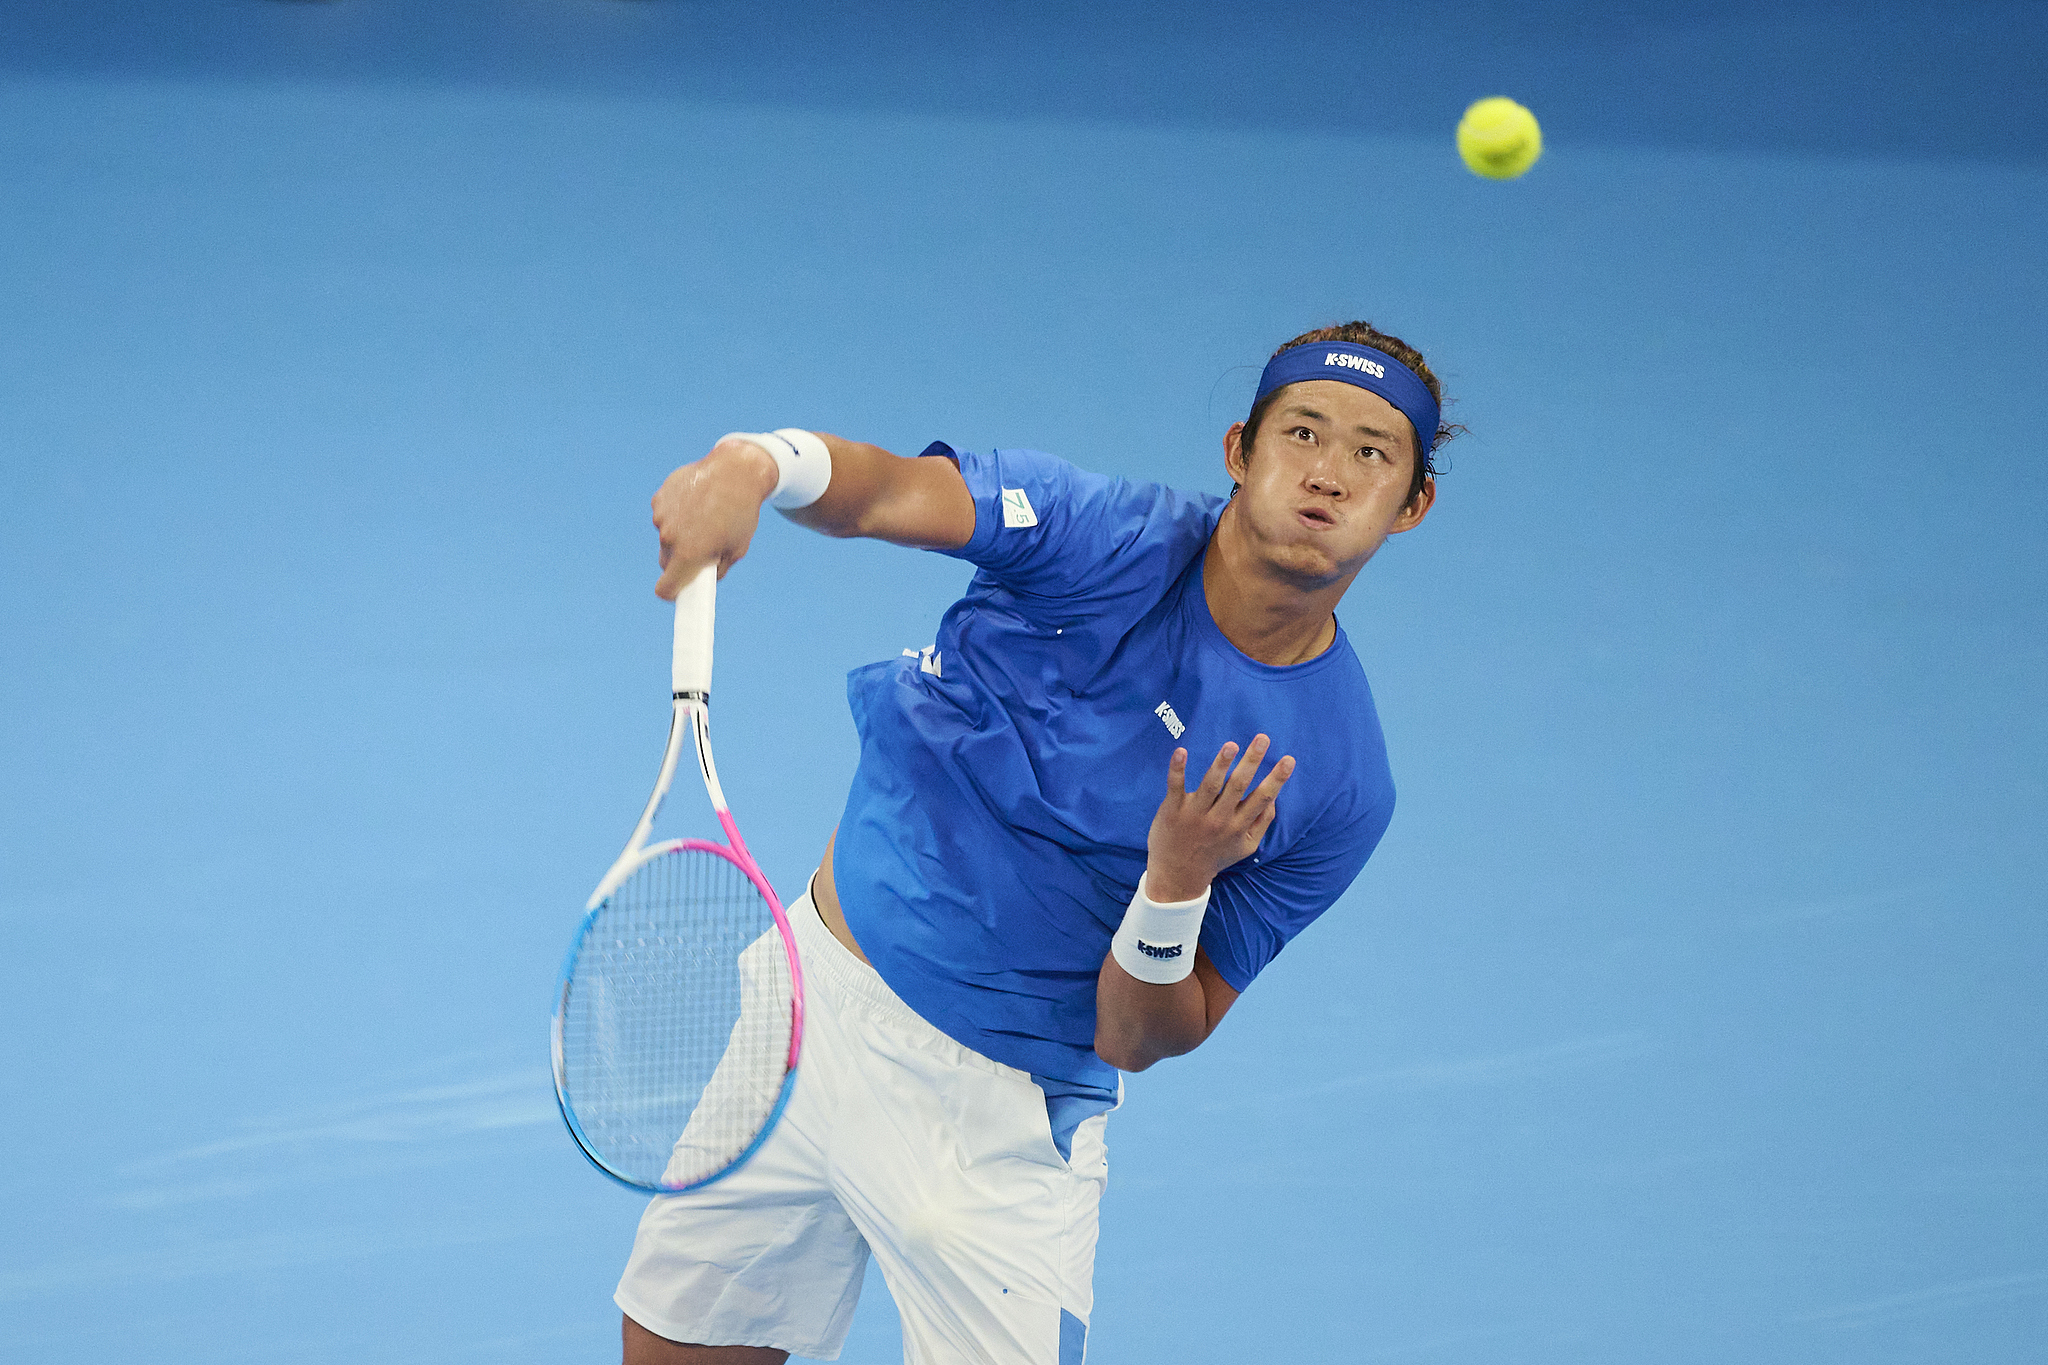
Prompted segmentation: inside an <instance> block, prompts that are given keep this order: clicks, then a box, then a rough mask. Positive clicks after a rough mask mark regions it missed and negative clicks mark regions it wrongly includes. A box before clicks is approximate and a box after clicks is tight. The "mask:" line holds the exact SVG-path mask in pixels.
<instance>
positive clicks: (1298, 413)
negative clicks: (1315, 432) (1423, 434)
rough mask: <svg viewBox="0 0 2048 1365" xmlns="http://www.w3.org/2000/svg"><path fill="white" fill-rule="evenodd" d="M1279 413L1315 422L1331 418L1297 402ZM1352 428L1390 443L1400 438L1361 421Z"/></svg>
mask: <svg viewBox="0 0 2048 1365" xmlns="http://www.w3.org/2000/svg"><path fill="white" fill-rule="evenodd" d="M1280 415H1281V416H1282V417H1307V418H1310V419H1311V420H1313V421H1317V422H1328V421H1330V420H1331V419H1330V418H1329V417H1328V416H1327V415H1326V414H1324V413H1320V412H1317V411H1316V410H1315V409H1314V408H1310V407H1303V406H1302V405H1301V404H1299V403H1290V404H1289V405H1288V406H1286V407H1285V408H1282V409H1281V410H1280ZM1352 430H1353V431H1358V432H1363V433H1364V434H1365V435H1367V436H1377V437H1378V438H1379V439H1380V440H1382V441H1387V442H1390V443H1391V442H1393V441H1396V440H1398V439H1400V438H1399V435H1398V433H1395V432H1391V431H1383V430H1381V429H1380V428H1378V427H1369V426H1366V425H1365V424H1364V423H1362V422H1361V423H1359V424H1358V425H1357V426H1355V427H1353V428H1352Z"/></svg>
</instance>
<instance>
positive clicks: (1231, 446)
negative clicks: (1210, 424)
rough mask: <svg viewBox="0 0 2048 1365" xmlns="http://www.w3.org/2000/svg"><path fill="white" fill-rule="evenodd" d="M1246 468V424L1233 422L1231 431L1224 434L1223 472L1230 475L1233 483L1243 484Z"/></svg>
mask: <svg viewBox="0 0 2048 1365" xmlns="http://www.w3.org/2000/svg"><path fill="white" fill-rule="evenodd" d="M1244 468H1245V449H1244V423H1242V422H1232V423H1231V424H1230V430H1228V431H1226V432H1224V433H1223V472H1224V473H1226V474H1228V475H1230V481H1231V482H1232V483H1243V482H1244Z"/></svg>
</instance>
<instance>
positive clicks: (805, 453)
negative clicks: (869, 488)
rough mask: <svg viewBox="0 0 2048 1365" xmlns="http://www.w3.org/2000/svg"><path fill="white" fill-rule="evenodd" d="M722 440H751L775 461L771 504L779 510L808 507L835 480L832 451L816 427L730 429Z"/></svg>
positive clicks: (770, 495) (785, 510)
mask: <svg viewBox="0 0 2048 1365" xmlns="http://www.w3.org/2000/svg"><path fill="white" fill-rule="evenodd" d="M719 439H720V440H721V441H735V440H737V441H751V442H753V443H754V444H755V445H757V446H759V447H761V449H763V450H765V451H767V452H768V455H769V458H771V459H773V460H774V461H775V469H776V479H775V490H774V491H773V492H771V493H770V494H769V495H768V505H769V506H770V507H773V508H774V509H776V510H777V511H778V512H793V511H795V510H796V509H797V508H799V507H809V506H810V505H811V504H812V503H814V502H816V501H817V500H818V499H819V498H822V497H824V496H825V487H826V485H827V484H829V483H831V482H832V452H831V451H830V450H829V449H828V448H827V447H826V445H825V443H824V441H822V440H820V439H819V437H818V434H817V433H816V432H814V431H805V430H803V429H802V428H800V427H782V428H780V429H778V430H776V431H730V432H727V433H726V434H725V435H724V436H721V437H719Z"/></svg>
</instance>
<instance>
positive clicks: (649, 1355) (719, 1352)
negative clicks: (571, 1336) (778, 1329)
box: [620, 1317, 789, 1365]
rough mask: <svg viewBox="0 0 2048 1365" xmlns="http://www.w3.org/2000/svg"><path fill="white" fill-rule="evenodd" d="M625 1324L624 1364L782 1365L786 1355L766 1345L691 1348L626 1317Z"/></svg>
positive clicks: (623, 1321)
mask: <svg viewBox="0 0 2048 1365" xmlns="http://www.w3.org/2000/svg"><path fill="white" fill-rule="evenodd" d="M620 1321H621V1322H622V1323H624V1324H625V1327H624V1332H625V1354H624V1357H623V1359H624V1362H625V1365H782V1362H784V1361H785V1360H788V1359H789V1352H787V1351H778V1350H775V1349H774V1348H772V1347H768V1346H692V1345H690V1344H689V1343H688V1342H683V1341H670V1340H669V1339H668V1338H667V1337H658V1336H656V1335H655V1334H654V1333H652V1332H650V1331H648V1330H647V1329H646V1328H645V1327H642V1326H641V1325H640V1324H639V1323H637V1322H635V1321H633V1320H632V1319H631V1318H628V1317H621V1318H620Z"/></svg>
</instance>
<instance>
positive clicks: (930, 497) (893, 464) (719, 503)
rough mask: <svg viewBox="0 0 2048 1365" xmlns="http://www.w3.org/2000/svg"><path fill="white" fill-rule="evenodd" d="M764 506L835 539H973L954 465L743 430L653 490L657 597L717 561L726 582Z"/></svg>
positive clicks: (930, 544)
mask: <svg viewBox="0 0 2048 1365" xmlns="http://www.w3.org/2000/svg"><path fill="white" fill-rule="evenodd" d="M763 503H766V504H769V505H771V506H773V507H775V508H776V509H777V510H778V511H780V512H782V513H783V514H784V515H785V516H787V517H789V519H790V520H792V521H794V522H797V523H798V524H799V525H803V526H809V527H811V528H813V529H814V530H818V531H822V532H824V533H825V534H826V535H829V536H869V537H872V538H874V539H876V540H886V541H889V542H891V543H892V544H896V545H906V546H911V547H913V548H917V549H954V548H957V547H959V546H961V545H965V544H966V543H967V541H968V539H969V538H970V537H972V536H973V534H974V499H973V498H972V497H971V496H970V495H969V494H968V492H967V484H966V482H965V481H964V480H962V479H961V477H960V471H959V470H958V469H957V468H955V467H954V465H953V462H952V461H951V460H946V459H915V458H909V459H907V458H905V457H903V456H900V455H892V454H891V453H889V452H888V451H886V450H884V449H882V448H881V447H880V446H876V445H869V444H867V443H866V442H862V441H847V440H842V439H841V438H839V437H837V436H830V435H826V434H824V433H822V432H808V431H797V430H793V429H784V430H782V431H776V432H764V433H759V434H756V433H751V432H746V433H741V432H736V433H734V434H733V435H730V436H726V437H722V438H721V439H720V440H719V442H718V443H717V444H716V445H714V446H713V447H712V448H711V451H710V453H709V454H707V455H706V456H705V457H704V458H703V459H701V460H698V461H695V462H694V463H691V464H686V465H684V466H683V467H682V468H680V469H678V470H676V471H675V472H674V473H673V474H670V475H669V476H668V478H667V479H666V480H665V481H663V483H662V485H661V488H660V489H659V490H658V491H657V492H656V493H655V495H654V525H655V529H656V530H657V531H658V532H659V533H660V536H661V579H660V581H659V582H658V583H657V584H656V585H655V592H656V593H658V594H659V595H661V596H662V597H665V598H672V597H674V596H675V594H676V590H677V588H678V587H679V586H680V585H681V584H682V583H683V581H684V580H685V578H686V577H687V576H688V574H689V573H690V572H691V571H692V570H694V569H695V568H696V567H697V566H698V565H701V564H708V563H712V562H716V563H717V565H718V571H719V575H720V576H721V577H723V576H724V574H725V571H726V570H727V569H729V568H731V567H732V566H733V565H734V564H736V563H738V562H739V561H740V559H742V558H743V557H744V556H745V555H746V553H747V547H748V546H749V545H750V544H752V542H753V539H754V531H755V528H756V527H758V526H759V525H760V519H761V507H762V504H763Z"/></svg>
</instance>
